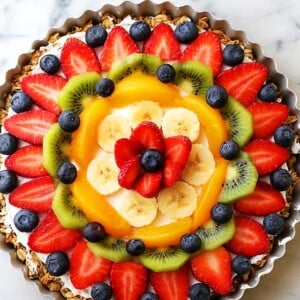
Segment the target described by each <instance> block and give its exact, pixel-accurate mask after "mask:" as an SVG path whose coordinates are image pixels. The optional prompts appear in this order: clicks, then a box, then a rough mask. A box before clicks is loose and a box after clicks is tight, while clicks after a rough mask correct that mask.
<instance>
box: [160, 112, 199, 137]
mask: <svg viewBox="0 0 300 300" xmlns="http://www.w3.org/2000/svg"><path fill="white" fill-rule="evenodd" d="M162 131H163V134H164V136H165V137H169V136H175V135H185V136H187V137H188V138H189V139H190V140H191V141H192V142H194V141H195V140H196V139H197V138H198V136H199V133H200V122H199V120H198V118H197V115H196V114H195V113H194V112H192V111H190V110H188V109H186V108H182V107H178V108H172V109H169V110H168V111H167V112H166V114H165V115H164V117H163V120H162Z"/></svg>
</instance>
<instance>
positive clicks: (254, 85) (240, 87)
mask: <svg viewBox="0 0 300 300" xmlns="http://www.w3.org/2000/svg"><path fill="white" fill-rule="evenodd" d="M267 77H268V69H267V67H266V66H264V65H263V64H261V63H258V62H249V63H242V64H240V65H237V66H236V67H233V68H231V69H228V70H225V71H223V72H221V73H220V74H219V76H218V77H217V80H216V84H218V85H221V86H223V87H224V88H225V89H226V90H227V92H228V93H229V94H230V95H231V96H233V97H234V98H236V99H237V100H238V101H240V102H241V103H242V104H243V105H244V106H249V105H250V104H251V103H252V102H253V100H254V99H255V97H256V95H257V93H258V91H259V90H260V88H261V87H262V85H263V83H264V81H265V80H266V79H267Z"/></svg>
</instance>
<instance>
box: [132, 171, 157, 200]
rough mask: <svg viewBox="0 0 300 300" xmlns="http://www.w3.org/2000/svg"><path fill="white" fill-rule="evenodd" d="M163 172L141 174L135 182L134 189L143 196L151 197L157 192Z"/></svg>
mask: <svg viewBox="0 0 300 300" xmlns="http://www.w3.org/2000/svg"><path fill="white" fill-rule="evenodd" d="M162 178H163V173H162V172H161V171H158V172H154V173H145V174H143V175H142V176H141V177H140V178H139V179H138V180H137V182H136V184H135V186H134V189H135V190H136V191H137V192H138V193H139V194H141V195H142V196H143V197H146V198H151V197H154V196H156V195H157V194H158V192H159V190H160V187H161V181H162Z"/></svg>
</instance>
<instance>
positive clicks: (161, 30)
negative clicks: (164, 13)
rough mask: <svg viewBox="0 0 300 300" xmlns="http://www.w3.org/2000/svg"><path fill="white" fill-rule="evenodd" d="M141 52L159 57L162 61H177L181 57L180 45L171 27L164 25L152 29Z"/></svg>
mask: <svg viewBox="0 0 300 300" xmlns="http://www.w3.org/2000/svg"><path fill="white" fill-rule="evenodd" d="M143 52H144V53H147V54H152V55H156V56H159V57H160V58H161V59H162V60H178V59H179V58H180V56H181V50H180V44H179V42H178V41H177V39H176V37H175V34H174V31H173V29H172V28H171V26H170V25H168V24H166V23H160V24H158V25H157V26H155V27H154V29H153V30H152V32H151V35H150V37H149V39H148V40H147V41H146V42H145V44H144V48H143Z"/></svg>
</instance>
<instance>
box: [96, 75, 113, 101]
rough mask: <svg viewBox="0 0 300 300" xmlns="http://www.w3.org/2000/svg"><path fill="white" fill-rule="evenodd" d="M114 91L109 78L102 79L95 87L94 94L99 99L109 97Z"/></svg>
mask: <svg viewBox="0 0 300 300" xmlns="http://www.w3.org/2000/svg"><path fill="white" fill-rule="evenodd" d="M114 89H115V84H114V82H113V81H112V80H111V79H109V78H102V79H100V80H99V82H98V83H97V85H96V92H97V93H98V94H99V95H100V96H101V97H108V96H110V95H111V94H112V93H113V91H114Z"/></svg>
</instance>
